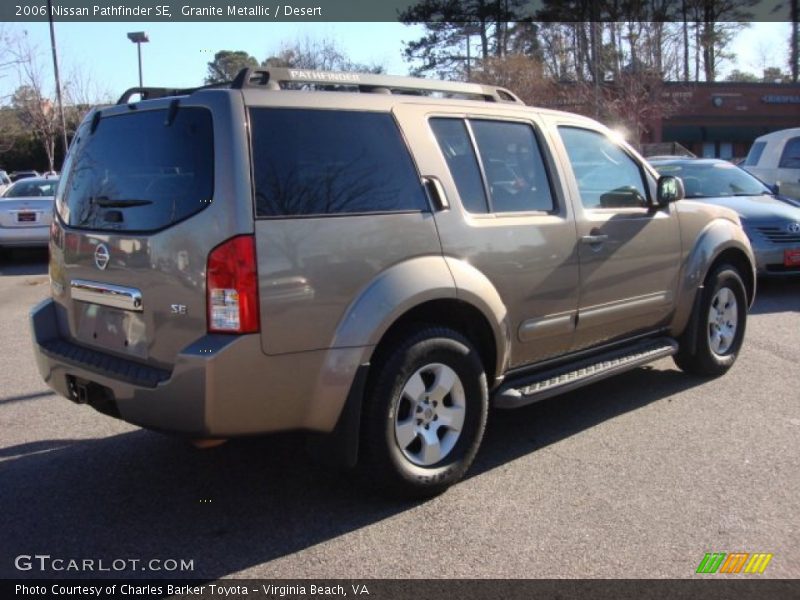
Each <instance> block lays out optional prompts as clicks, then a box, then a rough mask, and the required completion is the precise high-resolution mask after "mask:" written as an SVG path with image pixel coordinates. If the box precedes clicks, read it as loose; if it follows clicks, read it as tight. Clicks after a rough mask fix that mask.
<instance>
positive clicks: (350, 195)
mask: <svg viewBox="0 0 800 600" xmlns="http://www.w3.org/2000/svg"><path fill="white" fill-rule="evenodd" d="M250 123H251V128H252V147H253V178H254V184H255V195H256V214H257V215H258V216H262V217H282V216H308V215H327V214H342V213H369V212H396V211H420V210H427V208H428V205H427V199H426V197H425V192H424V190H423V188H422V182H421V181H420V178H419V176H418V175H417V173H416V171H415V169H414V165H413V163H412V162H411V157H410V156H409V155H408V150H407V149H406V147H405V144H404V143H403V139H402V138H401V137H400V132H399V131H398V130H397V125H396V124H395V122H394V119H393V118H392V116H391V115H389V114H385V113H368V112H343V111H325V110H293V109H272V108H253V109H251V110H250Z"/></svg>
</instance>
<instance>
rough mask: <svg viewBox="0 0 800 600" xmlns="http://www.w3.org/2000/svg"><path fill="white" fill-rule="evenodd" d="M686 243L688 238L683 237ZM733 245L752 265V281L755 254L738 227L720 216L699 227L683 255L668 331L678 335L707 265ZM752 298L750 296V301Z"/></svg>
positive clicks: (752, 278)
mask: <svg viewBox="0 0 800 600" xmlns="http://www.w3.org/2000/svg"><path fill="white" fill-rule="evenodd" d="M686 242H687V243H690V242H691V238H690V239H686ZM731 248H734V249H736V250H739V251H741V252H742V253H743V254H744V255H745V256H747V258H748V260H749V261H750V266H751V269H752V273H751V274H750V275H751V280H752V281H753V282H755V277H756V275H755V264H756V263H755V257H754V256H753V249H752V247H751V246H750V240H748V239H747V235H745V233H744V231H743V230H742V228H741V227H739V226H737V225H736V224H735V223H733V222H731V221H729V220H728V219H724V218H716V219H714V220H712V221H710V222H708V224H707V225H706V226H705V227H704V228H703V229H702V231H700V233H699V235H697V236H696V237H695V238H694V243H693V244H692V245H691V246H690V247H689V248H687V251H686V253H685V255H684V260H683V265H682V269H681V276H680V281H679V289H678V297H677V302H676V306H677V309H676V311H675V316H674V317H673V320H672V332H673V334H674V335H680V334H681V333H682V332H683V330H684V329H685V328H686V326H687V324H688V323H689V319H690V317H691V312H692V307H693V306H694V299H695V296H696V294H697V291H698V290H699V289H700V288H701V287H702V285H703V281H704V280H705V278H706V276H707V275H708V271H709V269H710V268H711V265H712V264H713V263H714V261H715V260H716V259H717V257H718V256H719V255H720V254H722V253H723V252H724V251H726V250H728V249H731ZM752 301H753V298H750V303H751V304H752Z"/></svg>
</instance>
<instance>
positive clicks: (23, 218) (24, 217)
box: [17, 212, 37, 223]
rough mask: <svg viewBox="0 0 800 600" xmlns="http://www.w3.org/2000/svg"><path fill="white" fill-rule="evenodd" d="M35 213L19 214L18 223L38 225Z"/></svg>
mask: <svg viewBox="0 0 800 600" xmlns="http://www.w3.org/2000/svg"><path fill="white" fill-rule="evenodd" d="M36 220H37V219H36V213H35V212H18V213H17V223H36Z"/></svg>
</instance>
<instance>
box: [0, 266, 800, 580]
mask: <svg viewBox="0 0 800 600" xmlns="http://www.w3.org/2000/svg"><path fill="white" fill-rule="evenodd" d="M47 293H48V285H47V275H46V255H45V253H43V252H38V251H26V252H18V253H16V254H15V255H14V256H13V257H12V258H9V257H8V256H3V257H1V258H0V340H2V358H0V520H1V521H2V527H1V528H0V531H2V534H1V535H0V548H2V552H0V577H29V576H34V577H41V576H62V577H63V576H75V575H76V574H75V573H64V572H61V573H58V572H45V573H38V572H35V571H34V572H21V571H18V570H17V569H16V568H15V567H14V559H15V557H16V556H19V555H24V554H31V555H32V554H48V555H51V556H52V557H63V558H79V559H84V558H87V559H104V560H106V561H111V560H114V559H118V558H124V559H127V558H137V559H142V560H149V559H153V558H155V559H169V558H171V559H178V560H180V559H185V560H187V559H188V560H192V561H193V566H194V570H193V571H192V572H187V573H177V574H176V573H164V574H160V573H154V572H148V573H146V574H145V573H139V572H136V571H132V572H127V571H126V572H121V573H113V574H114V575H117V576H140V577H141V576H149V577H152V576H161V575H171V576H183V577H187V576H188V577H202V578H217V577H228V576H231V577H233V576H235V577H268V578H282V577H287V578H293V577H304V578H305V577H309V578H312V577H313V578H329V577H336V578H371V577H390V578H427V577H469V578H473V577H476V578H489V577H492V578H539V577H548V578H550V577H553V578H562V577H582V578H583V577H604V578H616V577H677V578H683V577H694V576H695V575H694V572H695V569H696V568H697V566H698V564H699V562H700V560H701V559H702V558H703V556H704V554H705V553H706V552H769V553H773V554H774V558H773V559H772V561H771V563H770V564H769V566H768V568H767V570H766V572H765V573H764V575H762V577H793V578H796V577H800V519H799V518H798V515H800V441H799V440H800V383H799V382H798V373H800V370H799V369H798V365H800V281H794V282H792V281H782V282H781V281H778V282H767V283H762V285H761V286H760V290H759V296H758V300H757V302H756V305H755V307H754V309H753V311H752V313H751V317H750V320H749V323H748V330H747V336H746V340H745V345H744V349H743V352H742V355H741V356H740V358H739V362H738V363H737V364H736V366H735V367H734V369H733V370H732V371H731V372H730V373H728V375H726V376H725V377H724V378H722V379H719V380H715V381H704V380H701V379H697V378H693V377H689V376H687V375H684V374H682V373H681V372H679V371H678V370H677V369H676V368H675V367H674V366H673V363H672V361H671V360H662V361H659V362H657V363H655V364H653V365H652V366H650V367H647V368H641V369H637V370H635V371H633V372H630V373H628V374H625V375H622V376H619V377H616V378H614V379H611V380H607V381H605V382H601V383H599V384H595V385H594V386H592V387H589V388H585V389H583V390H580V391H577V392H574V393H570V394H567V395H565V396H561V397H559V398H554V399H552V400H548V401H545V402H542V403H540V404H538V405H534V406H531V407H528V408H525V409H522V410H520V411H516V412H495V413H493V414H491V415H490V423H489V427H488V431H487V435H486V438H485V440H484V444H483V447H482V450H481V452H480V454H479V456H478V459H477V461H476V464H475V465H474V466H473V468H472V471H471V472H470V475H469V477H468V478H467V479H466V480H465V481H464V482H463V483H461V484H459V485H458V486H456V487H454V488H453V489H451V490H450V491H448V492H447V493H446V494H444V495H442V496H440V497H438V498H436V499H433V500H430V501H427V502H422V503H411V502H390V501H387V500H385V499H384V498H382V497H380V496H379V495H376V494H373V493H370V492H368V491H365V490H364V489H363V488H361V487H359V486H358V485H356V484H355V483H354V482H353V481H352V480H351V479H349V478H347V477H343V476H342V475H340V474H337V473H335V472H330V471H326V470H324V469H323V468H321V467H318V466H316V465H315V464H314V463H313V462H312V461H311V460H310V459H308V458H307V457H306V455H305V453H304V451H303V442H302V440H301V439H300V438H299V437H298V436H292V435H285V436H273V437H267V438H259V439H248V440H242V441H234V442H231V443H229V444H227V445H225V446H222V447H220V448H217V449H214V450H205V451H198V450H195V449H193V448H191V447H190V446H188V445H187V444H186V443H185V442H183V441H181V440H177V439H173V438H169V437H165V436H163V435H160V434H156V433H151V432H148V431H143V430H140V429H137V428H134V427H131V426H128V425H126V424H124V423H122V422H118V421H115V420H113V419H110V418H108V417H105V416H103V415H101V414H99V413H95V412H94V411H92V410H91V409H89V408H86V407H81V406H75V405H73V404H71V403H70V402H69V401H67V400H65V399H63V398H60V397H56V396H54V395H52V394H51V393H49V391H48V389H47V388H46V387H45V385H44V384H43V383H42V381H41V380H40V379H39V376H38V374H37V372H36V369H35V366H34V363H33V358H32V351H31V347H30V340H29V332H28V323H27V313H28V309H29V308H30V306H32V305H33V304H34V303H35V302H37V301H38V300H39V299H41V298H43V297H45V296H46V295H47ZM77 575H80V574H77ZM91 575H98V573H94V574H92V573H86V574H84V576H91ZM706 577H708V576H706Z"/></svg>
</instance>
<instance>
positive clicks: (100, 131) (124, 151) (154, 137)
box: [56, 107, 214, 232]
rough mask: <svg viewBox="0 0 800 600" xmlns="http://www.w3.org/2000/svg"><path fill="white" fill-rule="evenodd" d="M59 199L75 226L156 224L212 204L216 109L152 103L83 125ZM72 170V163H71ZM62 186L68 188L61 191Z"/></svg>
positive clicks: (120, 228) (134, 228)
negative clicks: (174, 107) (173, 108)
mask: <svg viewBox="0 0 800 600" xmlns="http://www.w3.org/2000/svg"><path fill="white" fill-rule="evenodd" d="M73 153H74V156H70V157H69V159H68V169H69V175H68V177H69V179H68V180H67V181H66V185H65V186H64V188H63V190H60V191H59V198H58V199H57V201H56V205H57V210H58V214H59V216H60V217H61V218H62V219H63V220H64V222H65V223H66V224H67V225H69V226H72V227H78V228H81V229H92V230H95V231H130V232H133V231H138V232H144V231H156V230H159V229H163V228H165V227H168V226H170V225H172V224H174V223H177V222H178V221H182V220H184V219H186V218H187V217H189V216H191V215H193V214H195V213H197V212H199V211H200V210H202V209H203V208H205V207H206V206H208V205H209V203H210V202H211V195H212V193H213V190H214V181H213V162H214V159H213V156H214V145H213V138H212V125H211V113H210V112H209V111H208V110H206V109H203V108H192V107H183V108H180V109H179V110H178V111H177V112H176V113H175V114H174V115H173V116H172V117H171V118H170V116H168V115H167V111H166V110H150V111H143V112H134V113H129V114H124V115H118V116H112V117H104V118H101V119H99V121H98V123H97V128H96V130H95V131H94V133H92V132H91V131H90V128H89V127H82V128H81V132H80V134H79V139H78V140H77V141H76V143H75V147H74V149H73V151H71V153H70V154H73ZM65 170H66V169H65ZM62 194H63V196H62Z"/></svg>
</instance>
